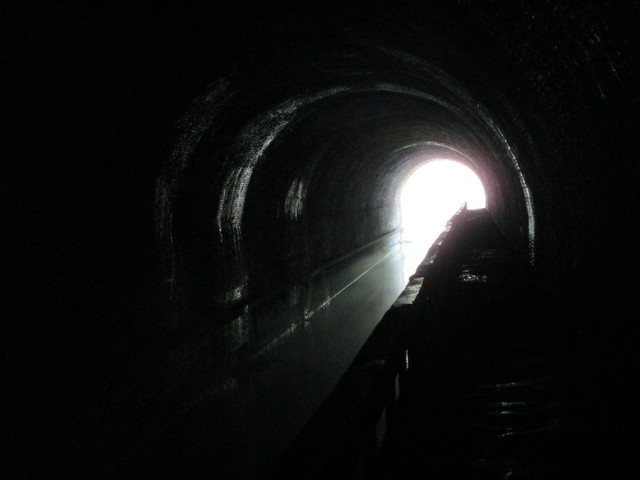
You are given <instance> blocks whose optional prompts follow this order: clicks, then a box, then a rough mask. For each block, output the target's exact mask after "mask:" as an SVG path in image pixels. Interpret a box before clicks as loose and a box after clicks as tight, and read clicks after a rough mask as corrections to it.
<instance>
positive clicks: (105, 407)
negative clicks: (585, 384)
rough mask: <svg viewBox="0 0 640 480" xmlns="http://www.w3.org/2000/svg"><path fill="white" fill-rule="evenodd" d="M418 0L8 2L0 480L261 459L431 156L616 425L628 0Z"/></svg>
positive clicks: (199, 467)
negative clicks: (447, 170)
mask: <svg viewBox="0 0 640 480" xmlns="http://www.w3.org/2000/svg"><path fill="white" fill-rule="evenodd" d="M429 3H431V2H429ZM437 3H438V4H436V5H424V2H402V3H401V4H400V5H397V6H394V5H389V6H385V7H378V6H372V5H370V4H365V3H364V2H355V3H354V2H351V3H349V2H346V3H345V2H324V3H323V4H322V5H321V6H320V5H316V6H307V5H303V4H297V5H289V6H286V7H285V6H282V7H276V6H272V5H264V6H249V5H248V4H244V3H243V2H237V3H236V4H234V6H233V7H229V8H226V9H223V8H222V7H219V6H216V5H213V4H212V5H211V6H209V7H206V8H201V9H193V8H186V7H185V8H179V7H177V6H176V7H167V8H163V7H153V8H152V7H148V8H146V7H141V6H140V7H138V6H134V7H129V8H128V9H119V8H117V7H112V6H83V7H78V6H73V5H67V4H60V5H51V6H46V7H40V8H38V7H36V6H32V5H26V4H24V3H23V2H9V3H7V4H6V5H5V6H4V8H3V15H2V16H0V17H1V19H0V22H2V32H3V33H2V35H3V42H2V46H1V47H0V48H1V49H2V53H3V58H4V59H5V62H4V65H5V74H4V75H3V85H4V88H3V92H4V93H5V101H4V102H3V105H4V106H5V108H6V109H7V111H6V112H7V113H6V114H5V117H4V118H5V121H4V122H3V125H4V129H5V132H6V133H5V142H4V143H5V147H3V153H4V159H5V162H3V165H4V167H3V168H4V174H3V176H2V189H3V198H4V199H5V200H4V204H5V210H6V211H7V214H8V215H7V221H6V222H5V229H4V233H3V241H4V248H3V249H2V251H3V263H2V268H3V271H4V278H5V280H6V281H7V287H6V288H5V289H4V291H3V293H4V295H3V297H4V301H3V305H4V308H3V315H2V317H3V320H2V335H0V336H1V337H2V342H3V357H2V372H3V377H5V378H6V380H5V382H4V385H3V390H4V391H5V392H7V393H8V397H9V408H8V409H7V410H5V415H6V417H5V419H4V420H3V428H2V429H3V432H4V433H5V435H3V437H4V439H3V442H6V444H5V445H4V446H3V452H5V455H4V457H5V458H4V459H3V461H2V462H1V463H0V468H1V469H2V472H1V473H2V476H3V477H5V478H118V477H124V476H127V475H131V474H136V475H137V476H138V477H142V478H146V477H148V478H161V477H171V478H201V476H202V474H203V473H204V474H205V475H208V476H213V477H216V478H260V477H261V476H263V475H264V473H265V472H266V471H267V470H268V468H269V466H270V465H272V464H273V462H274V461H275V459H276V458H277V457H278V455H280V454H281V453H282V451H284V449H285V447H286V445H287V444H288V442H290V440H291V439H292V438H293V437H294V436H295V434H296V432H297V431H299V429H300V428H301V427H302V425H304V423H305V422H306V420H307V419H308V418H309V416H310V415H311V413H312V412H313V410H314V409H315V408H316V407H317V406H318V404H319V403H320V402H321V401H322V399H323V398H324V397H325V396H326V395H327V393H328V392H329V391H330V390H331V387H332V386H333V385H334V384H335V382H336V381H337V379H338V377H339V376H340V375H341V373H342V372H343V371H344V369H345V368H346V367H347V366H348V364H349V362H350V361H351V359H352V358H353V356H354V355H355V353H356V352H357V351H358V348H359V347H360V345H362V342H363V341H364V339H365V338H366V336H367V335H368V333H369V332H370V331H371V328H373V326H374V324H375V320H374V321H373V324H372V320H371V315H373V316H374V317H375V316H376V315H378V318H379V315H381V314H382V313H383V312H384V310H385V309H386V308H387V307H388V305H389V302H392V301H393V297H394V295H396V294H397V285H395V283H394V282H396V280H397V278H396V276H395V275H396V274H395V273H393V272H395V270H393V269H392V270H390V272H391V273H389V272H387V273H388V275H387V277H388V278H391V279H392V280H391V283H390V284H389V285H391V286H389V285H386V284H380V283H375V284H374V283H372V284H371V285H362V292H361V293H360V295H361V296H360V297H358V298H359V299H360V300H357V301H354V302H353V304H349V305H344V306H343V307H344V310H342V311H341V312H342V313H339V314H338V313H336V312H337V310H336V309H335V308H334V306H332V305H333V303H335V302H334V301H333V299H335V301H337V299H339V298H340V296H339V295H338V294H339V293H340V292H341V291H342V289H343V288H344V286H345V285H349V284H350V282H353V281H354V279H356V278H357V277H358V276H359V275H360V274H361V273H362V272H364V271H366V270H367V269H370V268H371V267H372V265H384V264H383V263H380V262H381V259H383V258H387V257H389V254H390V252H391V251H392V250H393V249H394V248H395V245H396V243H397V241H398V227H399V215H398V208H397V204H396V202H395V200H394V199H395V198H396V193H397V190H398V187H399V185H400V183H401V182H402V180H403V179H404V178H405V176H406V175H407V173H408V172H410V171H411V170H412V169H413V168H414V167H415V166H416V165H417V162H419V161H421V159H424V158H430V157H431V158H439V157H443V156H444V157H446V158H450V159H453V160H457V161H460V162H462V163H465V164H467V165H468V166H470V167H471V168H473V169H474V171H475V172H476V173H477V174H478V175H479V177H480V178H481V179H482V181H483V183H484V185H485V188H486V193H487V209H488V210H489V212H490V214H491V217H492V218H493V221H495V222H496V224H497V225H498V227H499V228H500V230H501V231H502V233H503V234H504V235H505V237H506V238H507V239H508V240H509V242H510V243H511V244H512V245H513V246H514V247H515V248H516V250H517V251H518V252H520V254H521V255H522V256H523V258H526V259H527V261H528V262H530V263H531V264H533V265H535V268H536V269H537V271H538V272H539V273H540V278H543V279H544V282H545V283H546V284H547V286H548V287H549V290H550V291H553V292H554V295H555V297H556V298H555V299H554V300H555V301H558V302H559V303H562V304H563V305H565V308H566V314H565V315H564V317H563V318H566V323H567V328H568V329H570V330H571V331H573V332H575V339H576V342H579V343H580V345H583V352H584V356H585V358H589V359H590V362H589V363H588V365H589V368H590V369H592V371H593V378H594V382H593V385H594V386H593V391H591V392H585V394H588V395H594V396H596V397H597V396H601V397H602V402H600V403H599V405H600V406H601V408H600V410H599V411H598V412H597V415H600V416H601V417H602V419H603V420H602V421H603V422H610V423H612V424H614V425H617V424H619V425H620V426H621V430H620V432H622V431H623V430H622V427H623V426H624V427H625V428H627V429H628V430H633V428H634V427H633V426H635V425H637V420H638V419H637V415H638V414H637V412H636V411H635V408H632V406H634V405H635V404H636V403H637V402H638V400H639V399H637V398H635V397H634V394H632V393H630V392H633V391H636V390H638V389H636V388H635V387H636V386H637V383H638V381H637V380H638V378H637V368H638V366H639V365H638V363H639V362H638V357H637V354H636V353H635V352H636V345H637V340H638V333H639V332H638V328H639V327H638V322H637V321H636V318H637V311H636V310H637V293H636V286H637V280H636V275H637V274H636V272H637V271H638V266H639V265H638V258H639V256H638V254H637V245H638V227H637V225H638V222H637V213H636V201H637V199H638V198H637V185H638V181H639V180H640V179H639V178H638V171H639V170H638V151H639V148H638V147H639V145H638V138H639V136H638V131H639V128H638V127H639V125H638V113H639V112H638V107H639V105H640V88H639V85H640V83H639V81H640V78H639V75H640V74H639V72H640V57H639V56H638V52H640V48H639V47H640V45H639V44H638V42H639V37H638V35H637V26H638V25H639V22H640V11H639V7H638V4H637V2H634V1H620V2H610V3H607V2H604V3H603V2H582V3H581V4H580V6H575V5H572V4H569V3H568V2H561V3H558V2H526V1H524V2H495V1H473V0H472V1H464V2H463V1H458V2H446V3H445V2H442V4H440V2H437ZM390 268H391V267H390ZM365 287H366V288H365ZM400 288H401V285H400ZM367 292H369V293H367ZM374 297H375V298H379V302H378V303H379V304H378V303H376V302H371V301H370V300H371V298H374ZM389 299H390V300H389ZM365 300H366V301H365ZM541 301H544V299H541ZM332 302H333V303H332ZM385 302H387V303H385ZM365 303H367V304H372V305H373V306H372V308H373V313H371V311H369V312H368V313H367V312H366V311H365V310H361V308H362V306H363V304H365ZM332 309H333V310H334V311H333V312H331V310H332ZM625 431H627V430H625ZM620 435H623V433H620ZM625 445H630V447H629V449H630V450H629V451H631V450H632V449H633V448H635V447H633V446H634V445H635V446H637V443H633V442H626V443H625Z"/></svg>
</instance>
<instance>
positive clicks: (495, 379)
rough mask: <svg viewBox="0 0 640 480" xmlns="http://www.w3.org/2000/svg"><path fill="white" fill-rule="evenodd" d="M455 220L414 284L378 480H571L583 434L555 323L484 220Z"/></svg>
mask: <svg viewBox="0 0 640 480" xmlns="http://www.w3.org/2000/svg"><path fill="white" fill-rule="evenodd" d="M464 222H465V224H466V225H464V227H463V229H464V230H465V232H464V233H463V237H462V238H461V239H460V241H461V242H462V244H459V245H458V247H459V248H458V249H457V251H455V252H454V253H453V254H452V255H453V257H452V258H450V259H448V262H449V265H448V266H447V267H445V270H446V271H443V272H441V273H440V274H439V275H438V276H439V277H440V278H439V281H438V283H437V284H433V285H426V284H425V285H423V289H424V290H423V293H422V297H423V298H422V299H421V300H422V301H421V302H419V303H420V304H421V308H420V314H419V318H418V321H417V323H416V326H415V329H414V332H413V334H412V335H411V336H410V337H409V342H408V345H407V347H408V362H409V365H410V366H409V368H408V370H407V375H406V377H405V380H404V394H403V395H402V397H401V398H400V400H399V403H398V405H397V408H396V410H395V412H396V413H397V415H396V417H395V419H394V422H393V423H392V425H391V427H390V428H389V431H388V433H387V435H386V437H385V440H384V443H383V444H382V447H381V450H380V453H379V456H378V460H377V462H376V463H377V466H378V468H377V469H376V475H375V478H380V479H382V478H385V479H386V478H389V479H390V478H443V479H444V478H474V479H481V478H487V479H488V478H575V477H573V475H575V473H576V469H577V467H578V466H579V465H580V464H581V463H583V462H582V461H581V456H582V455H584V452H586V451H588V449H587V445H585V441H586V439H587V438H588V435H586V432H584V431H582V430H581V429H582V428H583V427H584V422H583V421H581V419H580V412H579V410H580V409H579V408H578V405H577V398H578V396H577V392H578V391H579V388H578V385H577V383H576V377H575V375H573V371H574V368H575V367H574V366H573V365H572V364H571V361H568V359H567V358H566V355H567V351H566V350H565V349H564V348H563V344H562V332H561V331H560V330H559V325H561V323H560V322H558V321H557V318H555V316H554V312H553V308H552V307H551V306H550V305H549V303H548V301H547V297H545V293H544V290H543V289H542V288H541V287H540V285H539V284H538V282H536V280H535V278H534V276H533V272H531V271H530V267H529V266H528V265H527V264H525V263H522V262H520V261H519V260H518V256H517V255H516V253H515V252H514V251H513V250H512V249H511V248H510V247H509V245H508V244H507V242H506V241H505V239H504V237H502V235H501V234H500V233H499V231H498V229H497V227H496V226H495V224H493V222H492V221H491V219H490V217H489V216H488V214H487V212H486V211H485V210H477V211H470V212H468V213H467V215H466V218H465V219H464ZM422 268H424V267H422ZM427 292H428V294H427ZM576 452H581V454H580V456H576Z"/></svg>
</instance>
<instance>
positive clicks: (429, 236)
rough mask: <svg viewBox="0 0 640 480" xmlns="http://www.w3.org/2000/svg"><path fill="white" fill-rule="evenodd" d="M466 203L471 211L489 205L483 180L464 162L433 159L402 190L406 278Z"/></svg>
mask: <svg viewBox="0 0 640 480" xmlns="http://www.w3.org/2000/svg"><path fill="white" fill-rule="evenodd" d="M464 202H466V203H467V208H468V209H470V210H472V209H479V208H485V206H486V195H485V191H484V187H483V186H482V182H481V181H480V179H479V178H478V176H477V175H476V174H475V173H474V172H473V170H471V169H470V168H469V167H467V166H465V165H463V164H462V163H459V162H455V161H453V160H447V159H434V160H430V161H429V162H427V163H425V164H424V165H422V166H420V167H418V168H417V169H416V170H415V171H414V172H413V173H412V174H411V175H410V176H409V177H408V178H407V180H406V181H405V183H404V185H403V186H402V189H401V191H400V214H401V222H402V228H403V245H404V254H405V269H404V270H405V279H408V277H409V276H410V275H412V274H413V273H414V272H415V270H416V268H417V266H418V265H419V263H420V262H421V261H422V259H423V258H424V256H425V255H426V253H427V250H428V249H429V247H430V246H431V245H432V244H433V242H434V241H435V240H436V238H437V237H438V235H439V234H440V233H441V232H442V230H443V229H444V227H445V226H446V223H447V221H448V220H449V219H450V218H451V216H452V215H453V214H454V213H456V211H458V210H459V209H460V207H461V206H462V204H463V203H464Z"/></svg>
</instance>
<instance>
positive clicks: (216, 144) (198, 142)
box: [158, 33, 535, 298]
mask: <svg viewBox="0 0 640 480" xmlns="http://www.w3.org/2000/svg"><path fill="white" fill-rule="evenodd" d="M353 37H354V36H353V35H352V34H349V33H347V34H342V35H340V36H336V37H334V38H333V41H334V42H335V45H337V47H334V48H331V47H328V48H325V50H323V51H322V52H309V51H308V50H307V49H304V51H303V52H300V50H299V46H298V45H294V46H293V47H292V48H290V49H289V51H283V50H282V49H281V50H278V56H277V58H271V59H270V61H271V62H272V63H270V65H269V70H268V73H267V74H265V75H264V76H260V75H257V76H256V74H255V72H254V68H255V67H254V66H252V65H242V66H241V67H238V69H236V70H235V71H234V73H233V74H232V75H229V76H228V77H226V78H223V79H219V80H217V81H216V82H214V83H213V84H212V85H211V86H210V87H209V89H208V91H207V92H204V93H203V94H202V95H201V96H200V97H199V98H198V99H196V101H195V102H194V104H193V105H192V107H191V110H190V112H189V113H188V114H187V116H186V117H185V119H184V120H183V126H182V127H181V129H180V138H179V141H178V142H177V144H176V147H175V149H174V152H173V157H172V163H171V164H170V165H169V168H168V169H167V170H166V171H165V173H164V176H163V178H162V179H161V184H160V185H161V186H160V190H159V193H158V203H159V219H158V221H159V222H160V223H161V225H162V228H161V231H162V232H165V234H166V232H174V230H175V229H176V228H177V229H178V233H177V234H176V235H173V234H172V235H170V236H166V235H165V246H166V252H167V253H166V254H167V255H168V256H169V262H170V263H173V262H174V261H175V258H176V255H178V256H183V255H182V254H181V253H180V252H177V251H176V250H175V248H176V245H174V244H173V242H177V241H179V239H180V238H185V239H187V240H186V241H191V240H192V239H194V238H197V239H198V240H196V241H197V242H202V241H203V240H202V239H203V237H204V238H206V239H207V240H206V241H207V242H210V243H211V244H215V245H217V247H214V250H215V249H217V250H218V251H219V252H222V253H221V254H220V253H219V257H220V258H219V259H218V260H217V261H221V262H223V263H224V264H225V265H226V271H227V272H229V273H230V278H229V279H228V284H226V285H224V286H222V288H223V289H224V293H222V294H221V295H222V297H221V298H233V297H234V296H235V293H234V292H242V291H243V290H244V289H245V287H244V284H245V283H246V281H247V278H246V277H247V274H248V273H247V269H248V268H249V267H248V265H247V258H246V257H247V256H250V255H252V253H251V249H257V252H253V256H254V257H256V259H255V260H253V261H252V262H251V263H252V268H253V272H252V276H254V277H256V276H259V275H261V274H262V272H258V270H259V269H258V268H257V267H256V264H257V263H260V262H262V264H263V266H262V269H263V271H265V272H269V271H272V270H273V267H272V266H271V267H270V266H269V265H270V262H271V263H273V261H274V260H273V258H265V257H273V256H282V257H284V258H288V259H290V261H292V262H294V263H296V264H297V265H298V266H299V269H298V271H294V272H291V271H289V272H288V274H291V275H294V276H295V277H303V276H304V275H306V274H308V273H309V272H310V271H313V270H314V269H315V268H318V267H319V266H320V265H322V263H323V262H327V261H329V260H330V259H331V258H334V257H336V256H339V255H341V254H344V253H345V252H348V251H350V250H353V249H355V248H357V247H359V246H361V245H364V244H366V243H367V242H369V241H371V240H372V239H375V238H377V237H379V236H380V235H384V234H386V233H389V232H391V231H393V230H395V229H397V228H398V227H399V223H398V215H397V205H396V202H395V197H396V194H397V188H398V185H399V184H400V183H401V182H402V181H403V179H404V178H405V177H406V175H407V174H408V172H409V171H410V170H411V169H412V168H415V166H416V162H420V161H424V158H429V157H433V156H438V155H440V156H447V157H449V158H453V159H458V160H461V161H464V162H466V163H468V164H469V165H470V166H471V167H472V168H474V169H475V170H476V171H477V173H478V174H479V175H480V176H481V178H482V180H483V181H484V183H485V185H486V188H487V191H488V199H489V208H490V209H491V210H492V212H494V214H495V216H496V219H497V220H498V221H499V222H500V223H501V226H502V227H503V229H504V230H505V233H506V234H507V235H509V236H510V238H511V239H512V241H513V242H514V244H515V245H517V246H519V247H520V249H521V250H522V251H523V252H527V253H528V255H529V257H530V258H531V259H533V256H534V250H533V249H534V231H535V228H534V225H535V218H534V212H533V200H532V198H531V195H530V192H529V189H528V186H527V183H526V179H525V177H524V175H523V173H522V171H521V167H520V159H519V158H518V157H517V155H516V154H515V150H516V148H515V146H512V145H510V144H509V142H508V141H507V138H506V137H505V135H504V133H503V132H502V130H501V127H500V126H499V122H498V121H497V120H496V119H495V118H493V117H492V115H491V113H490V112H489V110H488V109H487V108H486V107H484V105H483V104H482V103H481V101H480V100H479V99H477V98H474V97H473V96H472V94H471V93H470V92H469V91H467V90H466V89H465V88H464V87H463V86H462V85H461V83H460V82H459V81H457V80H456V79H455V78H453V77H451V76H449V75H447V74H446V73H445V72H444V71H443V70H441V69H440V68H438V67H437V66H435V65H432V64H431V63H429V61H428V60H427V59H422V58H419V57H416V56H415V55H413V54H411V53H408V52H404V51H401V50H397V49H392V48H390V47H387V46H384V45H381V44H379V43H377V42H378V40H376V39H371V40H369V42H365V41H364V40H363V38H362V36H361V35H360V36H358V38H357V40H354V38H353ZM242 68H247V69H249V74H245V72H244V71H243V70H242ZM416 152H420V155H417V154H416ZM188 171H197V172H198V173H197V174H192V175H193V176H192V177H191V178H193V180H192V181H194V182H198V184H199V185H198V186H190V184H189V183H188V182H189V180H184V182H183V180H182V176H183V175H185V174H186V175H189V174H188V173H185V172H188ZM203 178H206V179H208V180H207V181H208V182H209V184H208V185H207V186H202V185H201V183H202V182H203ZM176 179H180V180H179V181H176ZM190 188H192V189H193V190H197V191H199V192H200V194H201V195H203V196H202V197H201V198H199V199H198V198H192V199H190V200H189V201H188V202H195V203H184V204H183V205H180V202H181V201H183V200H181V191H189V189H190ZM216 195H217V198H216ZM205 198H206V200H205ZM174 199H175V202H176V204H175V205H174V204H173V202H174ZM203 202H208V204H203ZM180 208H182V209H183V211H182V213H178V212H180ZM194 210H202V211H204V212H207V213H206V214H201V213H198V214H197V215H200V218H201V220H200V221H199V224H198V223H197V221H195V222H194V221H193V218H194V217H195V216H196V214H194V213H193V212H194ZM214 212H215V213H214ZM181 215H182V216H185V217H186V216H188V217H190V222H191V223H190V225H189V226H188V227H186V228H187V230H185V232H184V233H183V237H180V233H179V228H180V227H179V226H178V222H180V216H181ZM301 216H307V217H308V218H310V219H311V220H307V221H306V222H305V223H306V225H307V227H306V229H305V230H304V231H301V230H300V229H299V228H298V227H294V226H293V224H294V223H296V222H297V223H299V221H300V217H301ZM212 218H215V222H214V223H215V225H214V226H213V229H212ZM174 222H175V223H174ZM274 222H275V223H274ZM274 224H277V228H274ZM292 228H297V229H296V232H297V236H298V238H300V239H301V241H302V242H304V243H306V242H308V240H306V239H305V238H310V239H313V241H312V242H311V243H310V244H308V245H307V246H306V247H305V248H306V249H307V250H308V251H306V252H302V251H301V250H300V247H299V246H291V245H289V246H288V247H284V245H283V244H284V243H285V242H283V241H282V238H284V237H287V235H288V234H287V233H283V232H287V231H288V229H292ZM243 231H246V232H247V233H246V234H244V233H243ZM251 236H253V239H249V240H247V238H248V237H251ZM169 243H171V244H169ZM289 243H291V242H289ZM260 244H262V246H261V247H258V246H259V245H260ZM177 248H178V249H179V248H181V247H177ZM182 248H186V249H187V250H189V251H191V252H193V251H195V250H196V249H195V248H193V247H182ZM287 248H289V249H293V251H297V252H298V255H303V256H305V257H306V258H303V259H298V260H295V259H292V258H291V252H290V251H288V250H287ZM258 259H259V260H258ZM210 261H211V260H210ZM200 263H201V262H200V260H198V264H200ZM170 268H171V269H174V268H175V267H174V266H173V265H172V266H171V267H170ZM294 270H295V269H294ZM234 271H235V272H236V273H235V276H234V274H232V273H231V272H234ZM274 275H275V277H276V278H275V279H274V278H267V280H266V283H267V284H273V281H274V280H276V283H283V282H286V280H285V279H282V278H278V275H277V273H275V274H274ZM218 281H220V278H219V276H218Z"/></svg>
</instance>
